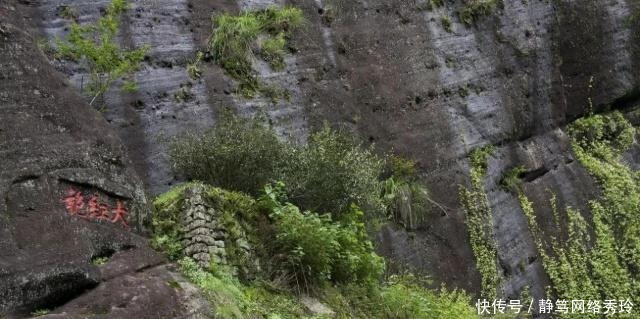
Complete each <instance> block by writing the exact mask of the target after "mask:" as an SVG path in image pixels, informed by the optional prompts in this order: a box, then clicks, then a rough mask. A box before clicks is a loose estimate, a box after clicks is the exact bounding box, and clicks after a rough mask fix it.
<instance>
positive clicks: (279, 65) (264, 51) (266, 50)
mask: <svg viewBox="0 0 640 319" xmlns="http://www.w3.org/2000/svg"><path fill="white" fill-rule="evenodd" d="M285 45H287V40H286V39H285V36H284V33H279V34H278V35H276V36H274V37H269V38H266V39H264V40H263V41H261V43H260V49H259V52H260V56H261V57H262V59H263V60H265V61H266V62H267V63H269V65H270V66H271V67H272V68H273V69H274V70H282V69H284V47H285Z"/></svg>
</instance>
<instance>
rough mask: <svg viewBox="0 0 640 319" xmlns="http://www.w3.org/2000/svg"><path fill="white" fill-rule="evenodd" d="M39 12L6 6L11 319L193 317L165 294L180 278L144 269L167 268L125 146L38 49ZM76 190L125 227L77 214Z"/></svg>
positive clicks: (2, 251) (0, 49)
mask: <svg viewBox="0 0 640 319" xmlns="http://www.w3.org/2000/svg"><path fill="white" fill-rule="evenodd" d="M33 4H34V3H32V2H29V1H14V0H8V1H2V2H1V3H0V33H1V34H0V98H1V101H0V317H3V318H4V317H6V318H25V317H27V316H28V315H29V313H31V312H32V311H34V310H36V309H49V310H52V313H57V312H58V310H60V311H61V312H62V313H64V314H63V315H62V314H56V315H51V317H52V318H61V317H62V318H87V317H103V318H159V317H162V316H164V317H169V316H170V317H183V318H186V317H188V316H186V315H184V314H185V313H187V310H185V311H183V310H181V309H180V308H179V307H173V306H174V305H179V303H180V301H179V300H180V299H179V298H177V297H176V296H177V295H178V294H177V293H175V292H172V291H169V290H167V289H165V290H164V291H162V290H161V289H158V287H160V288H161V286H162V285H166V284H165V283H164V282H162V280H160V279H157V277H160V278H165V277H167V276H169V273H168V272H167V271H166V270H165V269H164V268H162V267H161V268H154V270H151V271H148V272H146V271H144V269H146V268H149V267H156V266H157V265H159V264H162V263H164V262H165V259H164V257H162V256H161V255H159V254H158V253H157V252H155V251H153V250H151V249H150V248H149V246H148V243H147V240H146V239H145V238H144V237H142V236H141V235H140V234H144V233H145V232H146V226H147V222H148V218H149V217H150V216H149V213H150V209H149V207H148V205H147V197H146V194H145V191H144V188H143V184H142V182H141V180H140V179H139V178H138V177H137V175H136V172H135V171H134V170H133V169H132V164H131V161H130V160H129V158H128V156H127V155H126V153H125V147H124V146H123V144H122V143H121V141H120V139H119V138H118V135H117V134H116V133H115V130H114V128H113V127H112V126H110V125H109V124H108V123H107V121H105V120H104V118H103V117H102V116H101V115H100V113H98V112H97V111H95V110H93V109H91V108H90V107H89V106H88V104H87V102H86V101H84V100H83V99H82V98H81V97H80V96H79V95H78V94H77V92H76V90H74V89H73V88H72V87H70V86H69V84H68V83H67V82H66V81H65V79H64V77H63V76H62V75H61V74H59V73H57V72H55V70H54V69H53V68H52V67H51V65H50V64H49V62H48V61H47V59H46V57H45V56H44V54H43V53H42V52H41V51H40V49H39V48H38V46H37V45H36V39H37V36H36V34H37V33H36V32H35V31H33V30H32V27H33V25H32V24H31V23H32V21H31V20H29V17H34V16H37V14H36V13H34V10H33V9H34V7H33V6H29V5H33ZM25 17H26V19H25ZM70 188H74V189H76V190H78V191H82V192H83V195H84V204H83V205H84V209H87V208H88V205H89V204H88V203H89V202H88V197H89V196H91V195H93V194H96V195H97V196H99V198H100V202H101V203H104V204H108V205H109V206H111V207H112V208H113V207H115V206H116V205H117V203H120V204H121V205H125V206H126V208H128V213H126V214H125V215H124V216H123V217H124V220H123V221H117V222H114V220H111V221H110V220H99V219H97V218H91V217H87V216H85V217H84V218H83V217H81V216H78V215H72V214H70V212H69V210H68V208H67V207H66V204H65V203H64V202H63V199H64V198H65V197H66V196H67V195H68V192H69V189H70ZM110 218H111V217H110ZM125 222H126V223H128V225H129V226H128V227H127V226H126V225H125ZM98 258H101V259H102V258H106V259H107V261H106V264H104V265H101V266H99V265H97V264H96V263H95V262H94V261H95V260H96V259H98ZM136 298H137V299H136ZM136 300H137V302H136ZM195 300H196V299H195V297H194V301H195ZM74 303H77V304H81V305H86V306H87V307H89V309H94V308H92V307H93V305H96V306H97V307H98V308H95V309H96V311H97V312H96V313H95V316H94V313H92V314H87V313H85V310H86V309H85V308H83V306H74ZM63 305H64V306H63ZM157 305H164V307H166V308H162V307H156V306H157ZM61 307H62V308H61ZM154 307H155V308H154ZM58 308H60V309H58ZM167 308H169V309H167ZM149 309H152V310H153V311H154V312H149ZM189 311H192V310H189ZM105 312H106V313H109V315H106V314H105ZM145 312H146V313H145ZM158 313H160V314H162V316H158V315H157V314H158ZM98 314H102V315H100V316H98ZM111 314H113V315H111ZM183 315H184V316H183Z"/></svg>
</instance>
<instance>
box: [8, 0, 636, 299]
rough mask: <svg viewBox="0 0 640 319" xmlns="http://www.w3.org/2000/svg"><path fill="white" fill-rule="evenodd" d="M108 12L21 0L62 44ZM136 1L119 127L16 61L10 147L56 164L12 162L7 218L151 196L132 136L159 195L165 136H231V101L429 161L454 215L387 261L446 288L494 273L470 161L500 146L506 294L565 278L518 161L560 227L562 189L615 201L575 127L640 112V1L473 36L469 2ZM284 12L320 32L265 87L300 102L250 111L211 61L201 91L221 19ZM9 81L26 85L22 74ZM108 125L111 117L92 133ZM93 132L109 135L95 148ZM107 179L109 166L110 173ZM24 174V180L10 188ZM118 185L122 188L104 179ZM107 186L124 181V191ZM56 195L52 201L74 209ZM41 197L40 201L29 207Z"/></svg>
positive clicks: (533, 11) (544, 16) (543, 16)
mask: <svg viewBox="0 0 640 319" xmlns="http://www.w3.org/2000/svg"><path fill="white" fill-rule="evenodd" d="M10 3H13V2H12V1H10ZM105 3H106V1H93V2H86V1H76V0H39V1H35V0H34V1H28V0H24V1H20V3H19V4H18V3H15V4H14V5H15V6H17V7H19V8H21V9H20V10H22V11H21V12H25V13H24V14H25V15H26V16H27V18H28V22H29V27H30V28H33V29H34V30H38V31H34V34H37V32H41V33H40V34H41V35H42V36H44V37H48V38H50V39H51V38H53V37H55V36H59V35H61V34H64V32H65V27H67V26H68V25H69V23H70V21H68V20H65V19H63V18H62V17H61V16H60V7H61V6H62V5H68V6H74V7H76V8H77V10H78V13H79V15H78V16H79V17H78V20H79V21H80V22H82V21H89V20H95V19H97V17H98V15H99V13H100V8H101V6H102V7H104V6H105ZM131 3H132V8H131V9H130V10H129V11H128V13H127V15H126V18H125V27H124V30H123V32H122V33H121V41H122V43H123V44H126V45H129V46H139V45H142V44H149V45H150V46H151V48H152V50H151V52H150V54H149V57H148V59H147V60H146V62H145V65H144V67H143V68H142V70H140V71H139V72H138V73H137V74H136V79H137V81H138V83H139V90H138V91H137V92H136V93H126V94H125V93H121V92H119V91H115V90H114V91H112V92H110V93H109V94H108V95H107V96H106V99H105V101H104V102H105V105H106V112H105V113H104V114H103V115H104V117H105V118H106V119H107V121H108V122H109V123H110V124H106V123H102V122H100V121H99V120H98V116H97V115H95V114H94V113H91V114H90V115H89V113H90V112H88V111H86V110H85V108H86V104H84V103H83V102H82V101H80V100H79V99H78V98H77V97H74V98H68V99H63V100H59V101H57V102H56V101H53V100H51V99H54V97H51V94H52V92H54V91H58V90H60V91H63V92H67V91H69V90H70V88H65V87H64V84H62V83H61V82H60V81H58V80H52V79H54V78H47V77H45V76H44V75H38V76H31V77H25V76H24V74H23V73H27V74H28V72H36V71H37V72H40V73H42V74H51V72H50V67H49V66H48V65H45V64H42V65H35V66H33V67H31V68H32V69H28V68H27V69H15V70H14V67H13V66H11V65H10V64H7V63H6V62H5V64H3V65H2V74H0V76H2V77H5V78H2V83H0V85H2V86H5V87H2V90H0V91H1V92H0V93H2V94H5V95H4V96H2V95H0V99H3V100H2V107H3V108H5V107H8V110H9V111H11V110H12V108H13V110H14V111H11V112H14V113H11V114H13V115H9V114H10V113H7V112H9V111H7V112H3V114H0V116H7V119H5V120H4V121H3V122H4V123H5V124H3V127H2V129H3V130H2V131H0V134H2V135H3V138H1V139H0V141H2V143H7V142H6V141H15V143H18V142H20V143H26V144H25V145H24V146H21V147H19V148H17V147H16V146H11V145H14V144H7V146H8V147H9V149H10V150H14V151H10V152H9V153H10V155H11V154H13V153H12V152H14V153H15V152H17V151H16V150H17V149H29V150H34V151H30V152H32V153H34V154H35V153H37V154H38V155H37V156H40V161H41V162H46V163H50V164H47V165H49V166H46V167H40V168H38V169H37V170H36V169H35V168H34V169H33V170H32V171H26V170H25V171H24V173H22V172H20V173H18V172H19V171H18V170H17V168H16V169H14V168H13V167H14V166H17V165H18V164H19V165H21V166H29V165H31V164H30V161H29V160H28V159H33V161H35V159H34V154H28V156H27V155H24V156H25V157H20V158H24V159H23V160H20V161H15V160H14V161H9V163H10V164H9V165H10V166H5V165H6V164H4V163H3V168H2V174H3V175H2V176H3V177H2V181H3V184H2V186H0V187H2V188H1V190H2V192H3V195H5V194H10V195H11V196H8V195H6V196H5V200H4V201H5V203H4V204H3V205H5V210H6V207H10V208H11V209H13V210H14V211H16V212H18V211H24V209H27V210H29V209H36V210H38V209H40V208H39V207H40V206H34V207H31V206H30V205H37V204H38V203H42V201H41V200H39V199H38V200H33V201H23V200H19V201H16V200H13V199H12V198H22V197H19V196H23V197H24V196H27V195H23V194H24V193H29V194H31V193H32V192H33V190H34V189H38V190H40V189H42V188H44V187H53V186H51V183H50V182H46V181H45V180H43V179H42V178H44V177H41V176H49V177H47V178H48V179H47V180H52V181H55V183H58V184H60V185H64V186H66V185H67V184H66V183H71V184H73V185H76V184H79V186H87V185H89V186H91V187H97V188H99V189H100V190H101V191H102V192H104V194H105V195H109V196H112V197H114V198H117V199H123V200H125V199H126V200H131V199H133V198H134V197H135V196H142V195H139V194H141V193H140V192H139V190H138V188H137V187H139V185H140V184H138V183H137V182H136V181H135V180H131V179H129V178H128V177H130V176H132V174H130V173H127V172H128V171H126V170H125V169H124V167H126V164H124V163H125V160H124V159H123V158H124V157H123V156H124V155H122V154H123V153H122V150H120V149H118V148H117V147H113V146H110V145H113V143H114V142H113V139H114V138H115V137H111V135H109V134H108V132H112V131H115V132H117V133H118V135H119V136H120V138H121V139H122V141H123V142H124V144H125V146H126V149H127V150H128V153H129V154H130V157H131V160H132V161H133V167H134V168H135V170H136V172H137V173H138V174H139V176H141V178H142V180H143V182H144V184H145V185H146V186H147V187H148V190H149V192H150V193H152V194H158V193H159V192H161V191H164V190H166V189H168V187H169V186H170V185H171V184H173V183H174V182H176V181H177V180H179V177H175V176H173V175H172V173H171V170H170V167H169V165H168V163H167V159H166V155H165V152H164V150H165V145H164V144H163V143H162V142H161V141H162V139H163V138H164V137H170V136H174V135H176V134H179V133H180V132H181V131H184V130H188V129H194V130H198V129H204V128H206V127H209V126H211V125H215V118H216V113H217V112H218V111H219V110H221V108H222V107H225V106H230V107H232V108H234V109H236V110H237V111H238V112H239V113H241V114H245V115H250V114H253V113H256V112H259V111H261V110H265V111H266V112H267V114H268V115H269V116H270V117H271V119H272V121H273V123H274V124H275V126H276V127H277V128H278V130H279V131H280V132H281V133H282V135H283V136H290V137H291V138H294V139H297V140H304V139H305V137H306V136H307V134H308V132H309V131H310V130H312V129H313V128H314V127H318V126H319V125H321V124H322V123H323V122H324V121H328V122H330V123H331V124H333V125H335V126H341V127H345V128H347V129H350V130H352V131H353V132H354V133H355V134H357V135H359V136H361V137H362V139H363V140H365V141H369V142H373V143H375V144H376V146H377V147H378V148H379V149H380V150H384V151H390V150H392V151H394V152H395V153H398V154H400V155H402V156H405V157H408V158H411V159H414V160H416V161H417V162H418V163H419V166H420V169H421V172H422V179H423V181H424V182H425V183H426V184H427V185H428V186H429V189H430V192H431V195H432V197H433V198H432V199H433V200H434V201H436V202H438V203H439V204H440V205H442V206H443V207H445V208H446V212H442V211H440V210H438V211H434V212H433V213H432V215H430V216H428V218H427V221H426V222H425V223H424V225H422V226H421V227H419V228H418V230H417V231H416V232H415V233H413V234H408V233H407V232H405V231H403V230H401V229H397V228H394V227H391V226H389V227H385V228H384V229H383V230H382V231H381V232H380V234H379V236H378V242H379V247H380V251H381V252H382V253H384V254H386V255H388V256H391V257H392V258H393V259H394V260H395V261H397V262H398V263H400V264H403V265H407V266H410V267H412V268H415V269H417V270H419V271H422V272H424V273H426V274H429V275H431V276H432V278H434V279H435V280H436V283H438V282H447V283H448V284H450V285H452V286H457V287H461V288H465V289H470V290H471V291H479V285H480V281H479V273H478V271H477V269H476V265H475V263H474V257H473V253H472V251H471V248H470V245H469V239H468V236H467V230H466V226H465V216H464V212H463V210H462V207H461V206H460V200H459V198H458V195H457V194H458V190H459V185H467V184H468V172H469V162H468V154H469V152H470V151H471V150H472V149H475V148H477V147H479V146H483V145H488V144H491V145H495V146H496V151H495V153H494V155H493V156H492V157H491V158H490V160H489V167H488V173H487V178H486V180H485V182H486V185H485V187H486V190H487V195H488V199H489V203H490V206H491V208H492V214H493V220H494V224H495V230H494V232H495V235H496V240H497V249H498V254H499V264H500V266H501V267H500V268H501V269H500V271H501V276H502V277H503V290H504V292H505V294H506V295H507V296H510V297H517V296H518V295H519V293H520V292H521V290H522V288H523V287H525V286H530V287H531V288H532V292H533V296H534V297H538V298H541V297H542V295H543V292H544V287H545V286H546V285H547V284H548V279H547V277H546V275H545V273H544V270H543V268H542V266H541V263H540V260H539V258H538V257H537V253H536V249H535V246H534V244H533V241H532V239H531V236H530V233H529V232H528V230H527V223H526V219H525V217H524V215H523V214H522V212H521V209H520V207H519V203H518V199H517V198H516V197H515V196H514V195H513V194H511V193H509V192H507V191H505V190H503V188H501V187H499V182H500V180H501V178H502V177H503V176H504V174H505V173H506V172H507V171H509V170H510V169H511V168H513V167H516V166H519V165H522V166H524V167H525V168H526V172H525V173H524V174H523V176H524V177H523V179H524V186H523V187H524V191H525V193H526V194H527V196H528V197H529V198H530V199H531V200H532V201H533V202H534V206H536V213H537V214H538V215H539V218H541V219H544V218H546V217H549V216H551V211H550V208H549V207H548V206H549V205H548V200H549V191H551V192H553V193H555V194H556V195H557V198H558V201H559V205H562V206H567V205H568V206H573V207H576V208H583V209H584V211H588V209H586V203H587V201H588V200H589V199H591V198H594V197H596V196H598V187H597V186H596V185H595V182H594V180H593V179H592V178H591V177H590V176H589V174H588V173H587V172H586V171H585V170H584V169H583V168H582V167H581V166H580V164H579V163H578V162H577V161H576V160H575V159H574V157H573V155H572V153H571V149H570V145H569V140H568V137H567V136H566V134H565V132H564V131H563V128H564V127H565V125H567V124H568V123H570V122H571V121H572V120H574V119H576V118H578V117H580V116H583V115H585V114H587V113H588V112H590V111H594V112H600V111H603V110H606V109H608V108H616V109H620V110H622V111H625V110H630V109H631V108H632V107H633V106H636V104H638V103H637V102H638V96H639V93H638V92H640V91H639V90H640V88H639V87H638V84H639V82H640V68H639V66H638V63H639V61H640V55H639V54H640V50H639V48H638V45H639V43H640V42H639V41H637V40H638V34H640V32H639V31H640V30H639V28H638V27H637V25H638V23H629V21H631V18H632V17H633V16H636V15H637V14H638V12H639V10H640V4H638V3H637V2H636V1H633V0H614V1H587V0H561V1H504V6H503V7H502V8H499V9H497V10H496V11H495V12H494V13H492V14H491V15H488V16H486V17H480V18H479V19H478V20H477V21H476V22H475V23H474V25H471V26H468V25H465V24H464V23H462V22H460V20H459V19H458V12H459V10H461V9H462V8H463V6H464V5H465V3H464V1H459V0H455V1H454V0H452V1H445V4H444V6H441V7H436V8H433V9H432V10H428V9H426V7H427V6H426V4H427V3H426V1H422V0H409V1H407V0H394V1H383V0H351V1H347V0H313V1H312V0H291V1H275V0H260V1H258V0H256V1H250V0H239V1H236V2H233V1H231V2H230V1H222V0H220V1H213V0H132V1H131ZM284 4H289V5H294V6H298V7H300V8H302V9H303V10H304V12H305V16H306V18H307V19H308V23H307V24H306V26H305V28H304V29H303V30H302V31H300V32H298V33H297V34H296V35H295V38H294V41H293V48H292V50H291V51H294V53H292V54H288V55H287V57H286V65H287V67H286V69H285V70H284V71H282V72H274V71H271V70H270V69H269V68H268V66H265V65H261V64H257V66H256V68H257V70H258V71H259V73H260V76H261V77H262V78H263V79H264V80H265V81H267V82H273V83H277V84H278V85H281V86H283V87H285V88H286V89H288V90H289V91H290V93H291V95H292V97H291V99H290V101H279V102H277V103H276V104H275V105H273V104H271V103H270V101H269V99H267V98H264V97H258V98H256V99H252V100H248V99H244V98H242V97H239V96H236V95H234V94H231V93H230V92H231V91H232V87H233V81H231V80H230V79H229V78H228V77H227V76H226V75H225V74H224V72H223V71H222V70H221V69H220V68H218V67H217V66H215V65H213V64H211V63H210V64H207V65H206V66H205V67H204V69H203V71H204V75H203V77H202V79H201V80H197V81H193V80H190V79H189V78H188V77H187V75H186V71H185V67H186V64H187V62H188V61H189V60H190V59H192V58H193V57H194V56H195V50H197V49H204V48H205V46H206V43H207V40H208V36H209V34H210V31H211V20H210V16H211V14H216V13H220V12H228V11H231V12H237V11H239V10H244V9H254V8H263V7H265V6H269V5H284ZM7 8H8V7H7V6H5V7H0V10H3V11H0V17H2V20H1V21H2V22H3V27H2V28H4V29H0V31H2V33H0V36H3V37H5V39H6V40H4V42H2V45H3V46H4V47H5V49H4V51H2V52H3V54H4V55H5V56H7V57H10V59H9V60H8V61H10V62H11V61H14V62H13V63H18V62H17V61H18V60H20V59H18V58H17V57H16V56H15V53H13V52H16V51H14V49H13V46H15V45H16V43H19V42H18V40H19V39H18V38H15V37H27V35H24V34H23V33H22V31H18V30H15V28H14V29H7V24H6V22H5V20H6V19H9V17H12V16H13V15H14V13H13V11H8V10H9V9H7ZM443 17H450V20H451V30H450V31H447V30H446V28H445V27H444V26H443V22H442V20H443ZM9 25H10V24H9ZM7 32H9V33H7ZM7 34H8V35H7ZM7 37H8V38H7ZM35 51H36V50H35V47H32V48H31V49H29V50H24V52H26V53H25V54H35ZM11 54H14V55H11ZM34 59H35V58H34ZM3 61H7V60H3ZM56 67H57V68H58V69H59V70H61V71H63V72H65V73H66V75H67V76H68V79H69V80H70V83H71V85H72V86H75V87H76V88H80V87H81V86H83V83H84V81H83V74H84V73H83V72H84V70H83V69H82V68H80V67H79V66H77V65H72V64H64V65H56ZM22 68H26V66H23V67H22ZM33 68H35V69H33ZM5 69H6V70H8V71H5ZM17 72H23V73H17ZM7 74H9V75H10V76H12V77H11V78H6V76H7ZM47 76H48V75H47ZM20 77H23V78H24V79H23V80H21V81H23V82H22V83H27V82H28V84H24V85H20V84H19V82H17V80H16V79H19V78H20ZM84 78H86V75H85V76H84ZM55 79H57V78H55ZM27 80H34V81H41V82H34V83H46V84H47V86H51V89H49V91H48V90H45V89H43V88H42V87H40V86H39V85H38V84H33V83H31V82H29V81H27ZM13 81H16V82H13ZM42 86H43V87H44V84H43V85H42ZM181 87H187V88H188V89H189V90H190V92H191V94H192V97H191V98H190V99H189V100H188V101H184V102H177V101H176V99H175V97H174V95H175V94H176V92H178V91H179V90H180V89H181ZM11 92H18V93H11ZM6 94H10V95H6ZM14 96H16V97H17V96H20V98H21V99H23V98H24V99H26V100H24V101H23V100H16V97H14ZM57 98H58V99H60V97H57ZM43 104H46V105H52V104H56V105H60V107H62V106H64V107H65V109H60V110H50V111H41V110H40V109H38V108H37V107H38V106H42V105H43ZM28 111H30V112H31V113H29V112H28ZM85 113H86V114H88V115H82V114H85ZM20 114H22V117H20V116H18V115H20ZM61 114H65V116H70V114H73V115H74V116H77V117H80V118H79V119H78V120H77V121H74V123H77V124H74V125H77V126H78V127H68V124H65V122H64V121H65V119H64V117H63V118H62V119H58V118H57V117H58V116H60V115H61ZM13 116H15V118H14V117H13ZM37 121H38V122H37ZM96 121H98V122H99V123H100V124H99V125H95V124H93V123H95V122H96ZM7 123H9V124H7ZM109 126H110V128H109ZM25 127H26V128H25ZM25 129H31V130H38V132H52V133H50V134H49V135H47V136H60V137H63V138H64V139H66V140H67V141H68V142H66V143H63V144H60V147H58V148H54V147H53V145H58V144H55V143H59V142H57V140H55V141H54V140H52V138H53V137H51V138H49V137H38V138H37V139H36V138H32V139H29V138H26V137H24V136H25V135H14V134H18V133H20V132H24V130H25ZM87 132H93V133H87ZM54 133H55V135H54ZM87 135H94V136H99V137H100V138H96V139H95V140H94V139H89V140H87V139H84V138H85V137H86V136H87ZM4 136H7V137H8V138H5V137H4ZM13 136H16V137H13ZM20 136H22V137H20ZM26 136H30V135H26ZM81 141H82V142H81ZM9 143H14V142H9ZM64 150H66V151H64ZM78 150H80V151H78ZM3 151H4V150H3ZM52 153H56V154H57V153H64V154H76V155H73V156H72V155H64V156H63V155H60V156H58V157H60V161H61V162H59V163H55V162H53V161H50V160H45V158H50V157H51V156H50V154H52ZM103 154H108V155H103ZM638 154H639V153H638V151H637V150H634V151H632V152H630V153H629V154H628V156H627V158H628V160H629V162H630V163H631V164H632V166H634V167H637V165H638V163H639V161H638ZM5 158H6V156H5ZM54 158H55V157H54ZM63 160H64V161H63ZM90 161H99V162H97V163H93V164H91V163H88V162H90ZM61 163H64V164H61ZM11 165H14V166H11ZM92 165H93V166H92ZM96 166H97V167H99V168H102V171H101V170H100V169H96V168H95V167H96ZM5 167H9V169H6V168H5ZM68 167H82V168H83V170H81V171H82V172H84V173H78V172H80V170H77V172H75V171H74V173H73V174H71V173H68V172H67V171H64V168H68ZM61 170H62V171H61ZM95 170H97V171H98V172H99V173H93V172H94V171H95ZM7 174H10V176H6V177H5V175H7ZM64 174H67V175H64ZM74 174H75V175H74ZM82 174H84V175H82ZM100 174H102V175H100ZM104 174H106V177H100V176H104ZM83 176H85V177H83ZM87 176H89V177H87ZM125 177H127V178H126V179H124V178H125ZM107 181H108V182H112V183H113V184H115V185H118V187H122V188H111V186H109V185H111V184H110V183H107ZM58 184H55V185H58ZM114 187H115V186H114ZM63 191H65V189H64V187H62V186H59V187H57V188H55V190H54V191H52V193H51V194H55V195H56V196H57V197H61V196H63ZM7 196H8V197H7ZM12 196H13V197H12ZM16 196H18V197H16ZM51 196H52V195H49V197H48V198H49V199H48V200H49V202H46V203H49V204H45V205H44V207H51V206H52V205H58V206H59V205H60V204H59V203H57V202H55V200H57V199H50V198H51ZM53 197H55V196H53ZM30 202H33V203H34V204H26V203H30ZM135 202H140V203H143V202H144V201H143V200H140V201H138V200H136V201H135ZM12 203H13V204H12ZM11 205H14V206H11ZM15 205H21V207H22V208H16V207H15ZM38 205H39V204H38ZM30 214H31V215H33V214H32V213H30ZM137 216H141V217H140V218H141V219H139V220H138V221H136V223H137V224H139V225H142V224H143V223H142V219H143V217H142V216H144V214H141V215H137ZM33 218H34V219H35V218H37V217H33ZM25 223H27V221H25ZM542 226H543V227H545V225H544V224H543V225H542ZM29 227H33V226H29ZM43 227H44V226H43ZM5 231H6V230H5ZM2 238H11V237H5V236H3V237H2ZM5 241H6V240H5ZM10 243H11V241H9V244H10ZM4 260H6V259H3V260H2V261H0V263H1V262H4ZM10 264H12V265H13V264H15V263H13V262H10ZM88 281H90V282H91V280H90V279H88Z"/></svg>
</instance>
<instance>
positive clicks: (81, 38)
mask: <svg viewBox="0 0 640 319" xmlns="http://www.w3.org/2000/svg"><path fill="white" fill-rule="evenodd" d="M127 7H128V3H127V1H126V0H112V1H111V3H110V4H109V6H108V7H107V9H106V13H105V15H104V16H103V17H101V18H100V19H99V20H98V21H97V22H96V23H92V24H85V25H80V24H77V23H75V22H74V23H72V24H71V27H70V31H69V34H68V35H67V36H66V37H65V38H64V39H58V40H57V41H56V44H57V47H58V54H57V55H58V57H60V58H65V59H70V60H73V61H78V62H81V63H82V62H84V63H86V65H87V66H88V68H89V73H90V83H89V85H87V92H88V93H89V94H91V95H92V99H91V102H90V104H93V103H94V102H95V100H96V99H97V98H98V97H100V96H101V95H103V94H104V93H105V92H106V91H107V90H108V89H109V88H110V87H111V86H112V84H113V83H115V82H116V81H117V80H121V79H124V80H125V81H124V82H123V84H122V89H123V90H126V91H132V90H135V89H136V85H135V82H133V80H131V77H132V75H133V74H134V72H135V71H137V70H138V68H139V66H140V62H141V61H142V60H143V59H144V56H145V54H146V53H147V51H148V47H141V48H138V49H133V50H125V49H122V48H121V47H120V46H119V45H118V43H117V39H116V36H117V33H118V30H119V27H120V15H121V14H122V13H123V12H125V11H126V10H127Z"/></svg>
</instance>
